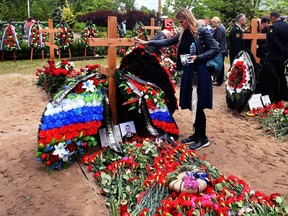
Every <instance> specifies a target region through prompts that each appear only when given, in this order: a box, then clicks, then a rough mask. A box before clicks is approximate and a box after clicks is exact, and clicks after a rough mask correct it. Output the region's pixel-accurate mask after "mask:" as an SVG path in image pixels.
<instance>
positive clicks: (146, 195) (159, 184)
mask: <svg viewBox="0 0 288 216" xmlns="http://www.w3.org/2000/svg"><path fill="white" fill-rule="evenodd" d="M122 150H123V152H124V153H125V156H124V157H121V156H119V155H115V154H113V153H112V152H111V150H109V149H108V148H106V149H101V150H99V151H97V152H95V153H94V154H93V155H91V156H86V157H84V158H83V162H84V163H86V164H88V170H89V171H92V172H93V173H94V177H95V178H96V179H97V182H98V183H99V185H100V186H101V188H102V190H101V191H102V193H103V195H105V196H107V202H108V203H109V204H110V206H111V207H112V206H113V208H110V210H111V214H112V215H117V211H119V210H117V208H115V206H116V207H117V206H119V204H120V202H121V200H123V199H124V200H127V201H128V212H129V214H128V215H131V216H138V215H141V216H152V215H159V216H160V215H223V216H226V215H227V216H228V215H275V216H276V215H281V214H283V215H284V214H285V213H286V214H287V213H288V209H287V208H288V207H287V204H286V201H285V199H284V197H283V196H281V195H280V194H278V193H275V194H271V195H270V196H268V195H265V194H263V193H261V192H258V191H253V190H251V188H250V186H249V185H248V184H247V183H246V182H245V181H244V180H242V179H239V178H238V177H236V176H228V177H225V176H224V175H223V174H221V172H220V171H219V170H218V169H217V168H216V167H214V166H212V165H211V164H209V163H208V162H207V161H205V160H204V159H202V158H200V157H198V156H197V155H196V154H195V152H194V151H193V150H190V149H189V148H188V147H187V146H183V145H178V146H176V147H174V146H172V145H170V144H168V143H167V142H166V141H164V140H161V139H157V138H156V139H138V140H137V141H135V142H132V143H123V144H122ZM179 167H185V168H183V169H182V170H179ZM183 170H185V171H187V172H188V174H189V173H191V172H192V173H193V178H191V176H190V174H189V175H188V177H187V178H184V180H183V183H182V184H183V187H185V188H192V187H193V188H194V187H195V188H197V187H199V183H198V184H195V178H196V179H197V178H202V179H206V180H205V181H206V182H207V188H206V189H204V190H199V192H197V190H196V192H194V191H193V192H192V193H188V192H187V191H186V190H185V191H176V190H175V191H174V190H171V187H169V184H170V183H171V182H172V181H173V180H174V179H175V176H177V175H178V176H179V173H181V172H182V171H183ZM195 170H198V171H199V173H198V175H197V176H196V177H195V176H194V172H195ZM194 177H195V178H194ZM188 178H189V179H188ZM175 187H176V184H175ZM181 187H182V186H181Z"/></svg>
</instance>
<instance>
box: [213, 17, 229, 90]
mask: <svg viewBox="0 0 288 216" xmlns="http://www.w3.org/2000/svg"><path fill="white" fill-rule="evenodd" d="M211 22H212V25H213V27H215V30H214V33H213V37H214V38H215V40H216V41H218V43H219V47H220V52H221V54H222V58H223V62H224V59H225V57H226V56H228V50H227V41H226V30H225V27H224V26H223V25H222V23H221V21H220V19H219V17H213V18H212V19H211ZM224 70H225V66H224V64H223V67H222V69H221V72H220V74H219V75H218V76H217V77H216V83H215V84H216V85H218V86H221V85H222V84H223V81H224Z"/></svg>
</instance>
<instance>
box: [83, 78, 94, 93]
mask: <svg viewBox="0 0 288 216" xmlns="http://www.w3.org/2000/svg"><path fill="white" fill-rule="evenodd" d="M82 88H84V89H86V91H90V92H94V90H95V85H94V84H93V81H92V80H88V81H86V82H85V83H84V85H83V86H82Z"/></svg>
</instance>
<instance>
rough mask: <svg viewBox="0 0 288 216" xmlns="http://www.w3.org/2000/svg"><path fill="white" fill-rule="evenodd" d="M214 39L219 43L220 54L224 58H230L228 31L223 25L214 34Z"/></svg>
mask: <svg viewBox="0 0 288 216" xmlns="http://www.w3.org/2000/svg"><path fill="white" fill-rule="evenodd" d="M213 37H214V38H215V40H216V41H218V43H219V47H220V52H221V53H222V56H228V50H227V41H226V31H225V28H224V27H223V26H222V24H220V25H218V26H217V28H216V29H215V31H214V33H213Z"/></svg>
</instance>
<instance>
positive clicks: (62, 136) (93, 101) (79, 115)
mask: <svg viewBox="0 0 288 216" xmlns="http://www.w3.org/2000/svg"><path fill="white" fill-rule="evenodd" d="M97 67H98V65H95V66H87V67H86V68H85V69H84V71H85V73H84V75H86V74H90V75H89V78H87V79H86V80H85V79H84V78H85V76H84V77H83V81H81V82H79V83H78V84H77V83H74V82H71V83H70V84H69V85H68V86H66V87H65V88H64V89H63V91H60V92H59V94H57V95H56V96H55V97H54V101H55V100H57V98H61V96H60V95H61V94H62V93H63V92H64V93H67V88H68V89H69V86H73V88H72V89H71V90H70V91H68V94H67V95H66V96H65V97H64V99H62V100H61V101H60V104H59V105H58V106H54V105H53V101H52V102H50V103H48V105H47V107H46V110H45V111H44V113H43V116H42V119H41V124H40V126H39V132H38V148H37V150H36V157H37V159H38V160H39V161H41V162H42V163H43V164H45V165H46V168H47V169H48V170H49V171H50V172H52V171H53V170H55V169H57V170H59V169H61V168H62V167H64V168H65V167H67V166H68V165H69V164H71V163H72V160H73V159H74V158H75V157H77V156H78V155H82V154H83V151H84V149H85V148H87V147H90V146H96V145H97V141H96V139H95V137H94V136H95V135H96V134H97V133H98V129H99V127H100V126H101V124H102V120H103V118H104V117H103V111H104V107H103V98H104V95H103V93H102V91H101V90H102V88H103V87H106V86H107V81H106V79H105V78H103V77H102V75H99V74H98V72H97V70H96V68H97ZM73 84H74V85H73ZM75 84H77V85H75ZM74 86H75V87H74Z"/></svg>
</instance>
